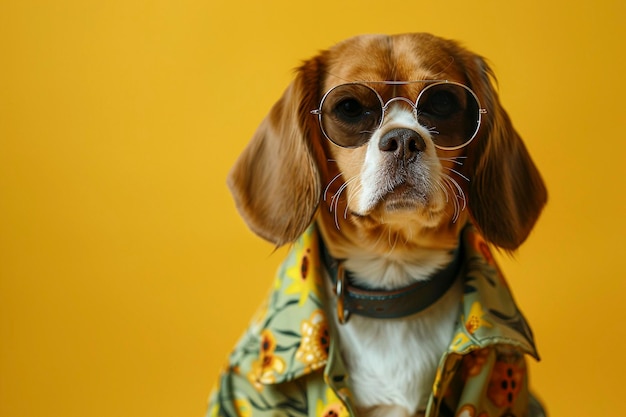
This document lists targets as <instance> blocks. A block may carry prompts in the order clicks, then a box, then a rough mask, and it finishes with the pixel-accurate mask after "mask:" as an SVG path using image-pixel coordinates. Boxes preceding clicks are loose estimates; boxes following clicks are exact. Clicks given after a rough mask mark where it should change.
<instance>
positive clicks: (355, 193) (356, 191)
mask: <svg viewBox="0 0 626 417" xmlns="http://www.w3.org/2000/svg"><path fill="white" fill-rule="evenodd" d="M354 179H355V180H356V178H354ZM362 187H363V186H362V185H361V183H359V184H357V187H356V190H355V191H354V193H352V196H349V197H348V201H347V202H346V209H345V210H344V211H343V218H344V219H347V218H348V208H349V207H350V202H351V201H352V199H353V198H354V197H355V196H356V195H358V194H359V191H361V188H362Z"/></svg>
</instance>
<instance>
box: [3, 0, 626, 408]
mask: <svg viewBox="0 0 626 417" xmlns="http://www.w3.org/2000/svg"><path fill="white" fill-rule="evenodd" d="M624 4H626V3H625V2H623V1H621V0H615V1H612V2H611V1H592V0H587V1H578V2H572V1H565V0H559V1H545V0H541V1H539V0H529V1H508V2H504V1H497V0H493V1H466V0H462V1H461V0H458V1H449V2H437V1H416V0H408V1H404V2H384V1H380V0H362V1H358V2H356V1H355V2H352V1H343V0H332V1H330V0H315V1H306V2H294V1H291V0H285V1H280V2H260V1H249V2H246V3H242V2H238V1H220V0H204V1H194V0H154V1H147V0H135V1H132V0H131V1H129V0H107V1H89V0H75V1H71V0H58V1H35V0H0V416H2V417H26V416H37V415H47V416H64V417H72V416H85V415H89V416H93V417H99V416H106V417H114V416H201V415H203V413H204V408H205V402H206V397H207V396H208V394H209V391H210V388H211V386H212V385H213V383H214V382H215V380H216V375H217V373H218V370H219V368H220V366H221V364H222V363H223V362H224V360H225V358H226V355H227V353H228V351H229V349H230V348H231V347H232V346H233V344H234V343H235V341H236V339H237V338H238V336H239V335H240V334H241V332H242V330H243V329H244V327H245V325H246V323H247V321H248V318H249V317H250V315H251V314H252V312H253V311H254V310H255V308H256V306H257V304H258V303H259V302H260V300H261V298H262V297H263V296H264V294H265V291H266V289H267V288H268V286H269V283H270V281H271V277H272V275H273V272H274V270H275V268H276V266H277V265H278V263H279V262H280V260H281V256H282V255H283V253H284V251H283V250H281V251H278V252H276V253H273V248H272V247H271V246H270V245H269V244H267V243H265V242H263V241H261V240H260V239H259V238H257V237H255V236H253V235H252V234H251V233H250V232H249V231H247V229H246V228H245V226H244V225H243V222H242V221H241V220H240V219H239V217H238V216H237V214H236V212H235V208H234V206H233V204H232V201H231V199H230V196H229V194H228V192H227V190H226V187H225V177H226V173H227V171H228V169H229V167H230V165H231V164H232V163H233V161H234V159H235V158H236V156H237V155H238V153H239V152H240V151H241V149H242V148H243V147H244V145H245V143H246V142H247V141H248V138H249V137H250V136H251V135H252V133H253V131H254V130H255V127H256V126H257V124H258V123H259V121H260V120H261V118H262V117H263V116H264V115H265V113H266V112H267V111H268V109H269V107H270V106H271V105H272V103H273V102H274V101H275V100H276V99H277V98H278V97H279V96H280V94H281V93H282V91H283V89H284V88H285V87H286V85H287V84H288V83H289V81H290V80H291V78H292V70H291V69H292V68H293V67H295V66H297V65H298V63H299V61H300V60H301V59H304V58H307V57H310V56H311V55H313V54H314V53H315V52H316V51H317V50H318V49H321V48H325V47H328V46H330V45H332V44H333V43H335V42H337V41H339V40H342V39H344V38H346V37H348V36H352V35H355V34H358V33H365V32H387V33H397V32H405V31H429V32H434V33H437V34H439V35H443V36H445V37H451V38H455V39H459V40H462V41H463V42H464V44H465V45H467V46H468V47H470V48H471V49H473V50H475V51H477V52H479V53H481V54H483V55H485V56H487V57H488V58H489V59H490V60H491V62H492V64H493V67H494V68H495V71H496V73H497V74H498V77H499V81H500V91H501V96H502V99H503V101H504V104H505V106H506V107H507V109H508V110H509V112H510V113H511V115H512V117H513V120H514V121H515V124H516V126H517V128H518V130H519V131H520V132H521V134H522V135H523V137H524V138H525V140H526V143H527V145H528V147H529V149H530V151H531V153H532V155H533V156H534V158H535V160H536V162H537V164H538V165H539V167H540V169H541V171H542V172H543V175H544V177H545V180H546V182H547V184H548V187H549V191H550V203H549V206H548V208H547V210H546V211H545V213H544V215H543V216H542V218H541V220H540V222H539V223H538V225H537V228H536V229H535V231H534V233H533V234H532V236H531V238H530V239H529V240H528V242H527V244H526V245H525V246H523V248H522V249H521V250H520V251H519V252H518V254H517V255H516V257H515V258H508V257H506V256H502V264H503V265H502V266H503V268H504V270H505V271H506V273H507V275H508V277H509V280H510V281H511V285H512V287H513V288H514V290H515V294H516V297H517V299H518V302H519V303H520V304H521V305H522V307H523V309H524V311H525V313H526V315H527V316H528V318H529V320H530V322H531V324H532V325H533V328H534V330H535V335H536V338H537V342H538V347H539V349H540V353H541V354H542V358H543V361H542V362H541V363H539V364H537V365H535V364H533V365H532V368H531V371H532V376H531V378H532V383H533V386H534V388H535V389H536V390H537V391H538V392H539V393H540V395H541V397H542V398H543V399H544V400H545V401H546V403H547V404H548V407H549V410H550V411H551V412H552V415H554V416H560V415H562V416H584V415H592V416H620V417H622V416H624V415H626V405H625V404H624V402H625V401H626V400H625V395H624V394H626V392H625V389H624V387H625V386H626V383H625V382H624V375H626V360H625V359H624V358H625V355H624V353H623V351H624V348H625V344H626V337H625V334H626V330H625V326H624V318H625V317H626V300H625V299H624V295H625V279H626V268H625V263H626V262H625V257H626V255H625V254H624V248H625V246H626V245H625V244H624V240H625V238H626V233H625V232H626V223H625V220H624V214H625V213H626V210H625V209H626V204H625V195H626V190H625V187H624V184H625V180H624V178H625V176H626V168H625V166H626V159H625V151H626V146H625V142H626V140H625V139H624V132H625V131H626V116H625V115H624V110H625V107H626V106H625V105H624V101H625V100H626V87H625V85H626V80H625V79H624V77H625V76H626V65H625V58H624V41H625V40H626V29H625V26H626V24H625V22H626V8H625V6H624Z"/></svg>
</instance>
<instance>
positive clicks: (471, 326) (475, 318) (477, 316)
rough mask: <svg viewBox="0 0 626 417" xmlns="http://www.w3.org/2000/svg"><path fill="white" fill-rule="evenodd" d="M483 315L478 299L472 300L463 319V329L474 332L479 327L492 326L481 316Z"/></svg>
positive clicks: (470, 332)
mask: <svg viewBox="0 0 626 417" xmlns="http://www.w3.org/2000/svg"><path fill="white" fill-rule="evenodd" d="M484 316H485V312H484V311H483V307H482V306H481V305H480V303H479V302H478V301H476V302H474V304H472V307H471V308H470V312H469V314H468V316H467V320H465V329H466V330H467V331H468V333H469V334H474V333H476V330H478V329H480V328H481V327H493V325H492V324H491V323H489V322H488V321H487V320H485V319H484V318H483V317H484Z"/></svg>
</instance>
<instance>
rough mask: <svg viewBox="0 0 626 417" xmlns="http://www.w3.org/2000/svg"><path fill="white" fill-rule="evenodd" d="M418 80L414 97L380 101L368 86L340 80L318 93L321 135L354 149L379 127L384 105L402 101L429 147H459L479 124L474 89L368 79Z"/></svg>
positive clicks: (452, 84) (316, 112) (450, 84)
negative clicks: (427, 136)
mask: <svg viewBox="0 0 626 417" xmlns="http://www.w3.org/2000/svg"><path fill="white" fill-rule="evenodd" d="M416 82H422V83H426V84H427V85H426V87H424V89H422V91H421V92H420V93H419V95H418V96H417V99H416V100H415V102H413V101H411V100H410V99H408V98H406V97H394V98H392V99H390V100H389V101H387V102H386V103H385V102H384V101H383V99H382V97H381V96H380V94H378V92H377V91H376V90H374V89H373V88H372V87H370V86H368V85H366V84H364V83H360V82H354V83H347V84H341V85H338V86H336V87H333V88H331V89H330V90H328V92H326V94H324V96H323V97H322V100H321V102H320V105H319V108H318V109H315V110H312V111H311V114H314V115H317V116H318V120H319V123H320V128H321V130H322V133H324V136H326V138H327V139H329V140H330V141H331V142H333V143H334V144H336V145H338V146H341V147H344V148H356V147H359V146H363V145H364V144H366V143H367V142H369V140H370V138H371V137H372V135H373V133H374V132H375V131H376V130H377V129H378V128H380V126H381V125H382V123H383V120H384V118H385V112H386V111H387V110H388V108H389V105H390V104H391V103H393V102H395V101H401V102H405V103H407V104H408V105H410V106H411V108H412V109H413V116H414V117H415V119H416V120H417V122H418V123H419V124H420V125H422V126H424V127H425V128H426V129H428V131H429V132H430V134H431V137H432V140H433V142H434V143H435V146H436V147H437V148H439V149H444V150H455V149H460V148H462V147H464V146H466V145H467V144H468V143H470V142H471V141H472V140H473V139H474V137H475V136H476V134H477V133H478V129H479V128H480V122H481V119H482V115H483V114H485V113H487V110H486V109H483V108H481V107H480V102H479V101H478V97H477V96H476V94H475V93H474V92H473V91H472V90H471V89H470V88H469V87H467V86H465V85H463V84H459V83H456V82H452V81H437V80H435V81H377V82H368V84H385V85H405V84H409V83H416Z"/></svg>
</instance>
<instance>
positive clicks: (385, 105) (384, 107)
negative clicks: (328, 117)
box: [311, 80, 487, 151]
mask: <svg viewBox="0 0 626 417" xmlns="http://www.w3.org/2000/svg"><path fill="white" fill-rule="evenodd" d="M413 83H424V84H428V85H427V86H426V87H424V88H423V89H422V91H420V93H419V94H418V95H417V98H416V99H415V102H413V101H412V100H411V99H409V98H407V97H402V96H399V97H393V98H391V99H389V100H388V101H387V102H385V101H384V100H383V98H382V97H381V96H380V94H378V91H376V90H375V89H373V88H372V87H370V86H369V85H368V84H384V85H406V84H413ZM446 84H447V85H456V86H459V87H462V88H463V89H465V90H466V91H467V92H469V93H470V95H471V96H472V97H473V98H474V100H476V105H477V108H478V112H477V116H478V120H477V121H476V130H475V131H474V133H473V134H472V136H471V137H470V138H469V139H468V140H466V141H465V142H464V143H462V144H461V145H457V146H441V145H437V144H436V143H435V147H436V148H438V149H441V150H445V151H454V150H457V149H461V148H463V147H465V146H467V145H469V144H470V143H471V142H472V141H473V140H474V138H475V137H476V135H478V131H479V130H480V125H481V122H482V115H483V114H486V113H487V109H485V108H483V107H481V104H480V100H479V99H478V96H477V95H476V93H474V91H472V89H471V88H469V87H468V86H466V85H464V84H461V83H457V82H455V81H449V80H419V81H355V82H349V83H344V84H339V85H336V86H334V87H333V88H331V89H330V90H328V91H327V92H326V93H325V94H324V95H323V96H322V100H321V101H320V105H319V107H318V108H317V109H314V110H311V114H313V115H316V116H317V120H318V122H319V125H320V130H321V131H322V133H323V134H324V136H325V137H326V139H328V140H329V141H331V142H332V143H334V144H335V145H337V146H340V147H342V148H359V147H361V146H363V145H365V144H366V143H368V142H369V139H368V140H367V141H366V142H364V143H361V144H359V145H353V146H344V145H341V144H339V143H337V142H335V141H334V140H333V139H332V138H331V137H330V136H329V135H328V134H327V133H326V131H325V130H324V124H323V123H322V116H323V114H322V108H323V106H324V101H325V100H326V98H327V97H328V95H329V94H331V93H332V92H333V91H334V90H336V89H337V88H340V87H345V86H350V85H362V86H363V87H366V88H368V89H370V90H371V91H372V92H373V93H374V94H375V95H376V97H377V98H378V101H379V103H380V108H381V115H380V122H379V123H378V126H376V128H375V129H379V128H380V127H381V126H382V124H383V122H384V120H385V112H386V111H387V109H388V107H389V105H390V104H391V103H393V102H394V101H404V102H405V103H407V104H409V105H410V106H411V108H412V109H413V117H415V120H417V121H418V123H419V119H418V113H417V104H418V103H419V101H420V98H422V95H423V94H424V93H425V92H426V91H428V90H429V89H431V88H433V87H435V86H437V85H446ZM370 139H371V137H370Z"/></svg>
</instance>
